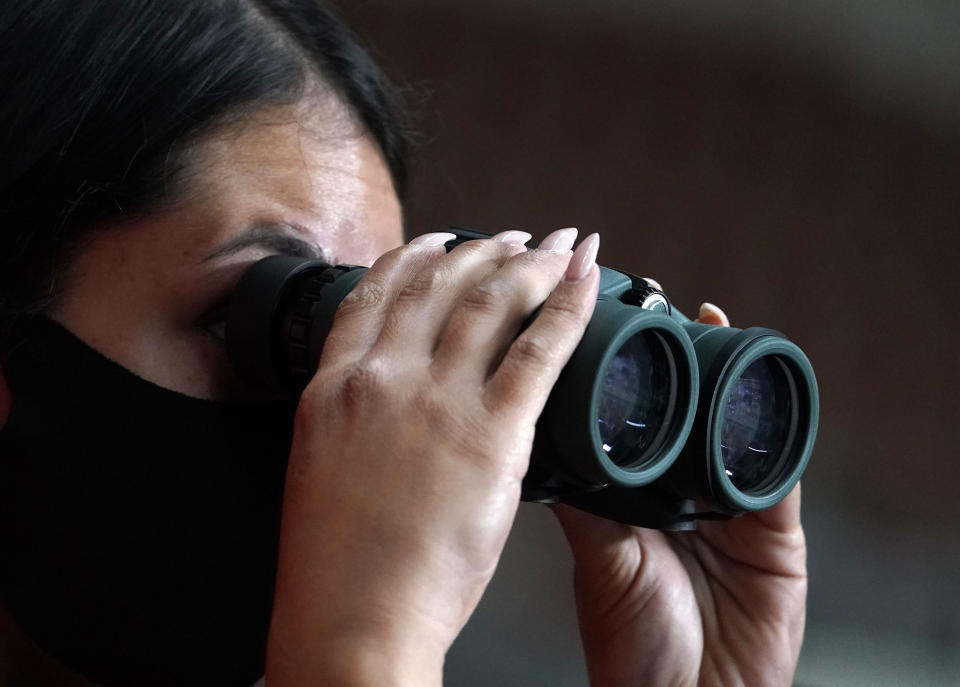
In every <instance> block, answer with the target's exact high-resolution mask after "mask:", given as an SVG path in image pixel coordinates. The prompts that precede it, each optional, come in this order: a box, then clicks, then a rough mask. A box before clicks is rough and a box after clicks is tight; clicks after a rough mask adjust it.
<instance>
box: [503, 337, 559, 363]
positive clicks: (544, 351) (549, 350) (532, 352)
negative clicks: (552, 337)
mask: <svg viewBox="0 0 960 687" xmlns="http://www.w3.org/2000/svg"><path fill="white" fill-rule="evenodd" d="M512 349H513V353H514V355H515V356H516V357H517V359H518V360H519V361H520V362H521V363H527V364H532V365H536V366H538V367H544V366H548V365H550V364H551V363H552V362H553V361H554V360H555V359H556V357H557V352H556V349H555V347H553V346H551V345H550V343H549V342H548V341H547V340H546V339H544V338H542V337H540V336H529V335H525V336H521V337H520V338H519V339H517V340H516V341H514V342H513V346H512Z"/></svg>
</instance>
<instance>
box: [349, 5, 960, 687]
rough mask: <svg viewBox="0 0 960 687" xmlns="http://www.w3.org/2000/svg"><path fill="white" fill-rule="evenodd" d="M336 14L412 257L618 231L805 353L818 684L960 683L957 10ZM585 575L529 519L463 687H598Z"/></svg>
mask: <svg viewBox="0 0 960 687" xmlns="http://www.w3.org/2000/svg"><path fill="white" fill-rule="evenodd" d="M338 4H339V6H340V7H341V10H342V11H343V13H344V14H345V15H346V17H347V18H348V20H350V22H351V23H352V25H353V26H354V28H355V29H356V30H357V32H358V33H359V34H360V35H361V36H362V37H363V38H364V39H366V42H367V43H368V44H369V45H370V47H371V48H372V49H373V52H374V53H375V54H376V55H377V56H378V58H379V59H380V61H381V63H382V64H383V66H384V67H385V68H386V70H387V71H388V73H389V74H390V75H391V76H393V77H394V78H395V79H396V80H397V81H398V82H399V83H400V84H401V85H403V86H404V90H405V94H406V99H407V101H408V104H410V105H411V106H412V109H413V110H414V112H415V114H416V115H417V120H416V124H417V128H418V129H419V131H420V133H421V142H420V145H419V149H418V153H417V156H416V160H415V167H414V176H413V183H412V194H411V197H410V201H409V204H408V223H409V230H410V232H411V234H417V233H422V232H424V231H432V230H436V229H441V228H443V227H444V226H446V225H449V224H455V223H456V224H462V225H465V226H474V227H477V228H486V229H490V230H501V229H507V228H524V229H527V230H528V231H532V232H533V233H534V235H535V236H537V237H538V238H541V237H542V236H544V235H545V234H546V233H547V232H548V231H549V230H551V229H553V228H558V227H562V226H578V227H580V229H581V233H582V235H585V234H586V233H589V232H591V231H599V232H601V236H602V245H601V253H600V262H601V263H602V264H607V265H611V266H618V267H623V268H626V269H629V270H630V271H633V272H637V273H640V274H644V275H649V276H653V277H655V278H657V279H658V280H660V281H661V282H662V283H663V284H664V285H665V287H666V289H667V292H668V293H669V294H670V296H671V297H672V300H673V301H674V302H675V303H676V304H677V305H678V306H679V307H680V308H681V309H682V310H685V311H686V312H688V313H691V314H692V313H695V312H696V309H697V306H698V305H699V303H700V302H701V301H702V300H710V301H713V302H715V303H718V304H720V305H721V306H722V307H724V308H725V309H726V310H727V312H728V313H730V314H731V317H732V319H733V320H734V323H735V324H741V325H755V324H763V325H767V326H772V327H775V328H777V329H780V330H781V331H784V332H785V333H787V334H788V335H789V336H791V338H793V339H794V340H795V341H797V342H798V343H799V344H800V345H801V346H802V347H803V348H804V349H805V350H806V351H807V353H808V354H809V356H810V358H811V359H812V361H813V363H814V366H815V368H816V369H817V372H818V377H819V381H820V385H821V395H822V412H821V431H820V438H819V440H818V444H817V450H816V452H815V453H814V457H813V459H812V462H811V467H810V468H809V470H808V472H807V476H806V477H805V478H804V486H805V488H804V508H805V519H806V522H807V526H808V536H809V540H810V546H811V551H810V565H811V575H812V578H811V584H812V588H811V595H810V606H809V618H808V628H809V629H808V634H807V641H806V645H805V650H804V655H803V657H802V659H801V668H800V671H799V673H798V683H802V684H811V685H812V684H817V685H820V684H822V685H859V684H863V685H871V686H876V685H941V684H942V685H948V684H949V685H956V684H960V536H958V534H960V525H958V522H960V498H957V496H956V494H957V491H958V484H960V455H958V451H957V449H956V446H955V442H954V436H955V435H954V432H955V431H956V430H957V428H958V426H960V422H958V421H960V413H958V411H957V406H958V389H960V364H958V359H960V355H958V353H960V352H958V350H957V349H958V345H957V340H958V334H960V327H958V324H957V317H956V315H955V314H954V312H953V308H954V307H956V305H957V301H958V296H960V288H958V286H960V278H958V271H960V265H958V264H957V263H958V260H960V238H958V236H957V234H958V229H960V6H958V5H957V4H956V3H953V2H948V1H946V0H922V1H921V0H916V1H915V2H911V3H902V2H896V1H895V0H876V1H875V2H834V1H832V0H830V1H828V0H809V1H808V2H804V3H792V4H785V3H784V4H781V3H766V4H761V3H754V2H746V1H745V0H742V1H735V0H730V1H729V2H689V3H672V2H652V1H650V0H633V1H628V0H592V1H591V0H513V1H512V2H510V1H507V0H487V1H485V2H484V1H481V0H407V1H405V2H388V1H386V0H366V1H364V2H350V3H348V2H345V1H341V2H340V3H338ZM569 571H570V563H569V560H568V559H567V557H566V554H565V552H564V548H563V544H562V541H561V539H560V535H559V531H558V530H557V528H556V527H555V526H554V525H553V523H552V522H550V520H549V517H548V516H547V515H545V514H544V513H542V512H541V511H540V509H537V508H535V507H532V506H531V507H524V508H523V509H522V511H521V516H520V519H519V521H518V525H517V528H516V530H515V532H514V535H513V537H512V538H511V542H510V544H509V545H508V549H507V552H506V555H505V557H504V560H503V564H502V566H501V569H500V572H498V575H497V578H496V579H495V581H494V583H493V585H492V586H491V589H490V592H489V593H488V594H487V597H486V598H485V600H484V603H483V605H482V606H481V608H480V610H479V611H478V613H477V616H476V617H475V618H474V620H473V621H472V622H471V625H470V626H468V629H467V631H466V632H465V633H464V636H463V638H462V640H461V641H460V642H459V643H458V645H457V646H456V647H455V649H454V651H453V652H452V653H451V656H450V660H449V665H448V669H447V673H448V682H449V684H451V685H454V686H457V685H488V684H491V683H492V682H494V681H497V682H500V683H501V684H509V685H513V684H517V685H520V684H523V685H579V684H585V676H584V673H583V665H582V659H581V658H580V654H579V646H578V644H577V639H576V632H575V627H574V619H573V611H572V605H571V602H570V601H569V591H568V582H569V580H568V577H569Z"/></svg>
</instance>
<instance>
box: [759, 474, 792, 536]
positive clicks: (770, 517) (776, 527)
mask: <svg viewBox="0 0 960 687" xmlns="http://www.w3.org/2000/svg"><path fill="white" fill-rule="evenodd" d="M753 515H754V517H755V518H756V519H757V520H758V521H759V522H761V523H762V524H763V525H764V526H765V527H767V528H769V529H771V530H773V531H775V532H792V531H794V530H796V529H797V528H799V527H800V483H799V482H797V486H795V487H794V488H793V490H791V492H790V493H789V494H787V497H786V498H785V499H783V501H781V502H780V503H778V504H777V505H775V506H772V507H771V508H767V509H766V510H762V511H757V512H756V513H754V514H753Z"/></svg>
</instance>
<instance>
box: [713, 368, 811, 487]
mask: <svg viewBox="0 0 960 687" xmlns="http://www.w3.org/2000/svg"><path fill="white" fill-rule="evenodd" d="M796 408H797V403H796V386H795V384H794V382H793V376H792V375H791V373H790V371H789V370H788V369H787V367H786V365H784V364H783V362H782V361H781V360H780V359H779V358H778V357H777V356H765V357H763V358H758V359H757V360H755V361H754V362H753V363H751V364H750V365H749V366H748V367H747V369H746V370H744V371H743V374H741V375H740V377H739V378H738V379H737V381H736V382H735V383H734V384H733V386H732V387H730V393H729V394H727V399H726V404H725V407H724V408H723V419H722V422H721V427H720V453H721V455H722V457H723V467H724V470H725V471H726V473H727V477H729V478H730V481H731V482H732V483H733V486H734V487H736V488H737V489H739V490H740V491H742V492H750V491H756V490H758V489H761V488H762V487H763V485H764V483H766V482H767V481H768V480H769V479H770V478H771V477H772V476H774V475H775V474H779V472H780V467H781V466H782V465H783V463H784V458H785V457H786V455H787V454H788V453H789V450H790V444H791V443H792V441H791V438H792V436H793V430H794V428H795V425H796Z"/></svg>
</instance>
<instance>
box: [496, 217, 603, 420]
mask: <svg viewBox="0 0 960 687" xmlns="http://www.w3.org/2000/svg"><path fill="white" fill-rule="evenodd" d="M599 245H600V237H599V236H598V235H597V234H591V235H590V236H588V237H587V238H586V239H584V240H583V241H582V242H581V243H580V245H579V246H578V247H577V249H576V251H574V253H573V255H572V256H571V257H570V262H569V264H568V266H567V271H566V273H565V274H564V277H563V280H562V281H561V282H560V283H559V284H557V286H556V288H555V289H554V290H553V292H552V293H551V294H550V296H549V297H548V298H547V300H546V302H545V303H544V304H543V307H542V308H541V309H540V312H539V314H538V315H537V317H536V319H535V320H534V321H533V323H532V324H531V325H530V326H529V327H527V329H526V330H525V331H524V332H523V333H522V334H521V335H520V336H519V337H517V339H516V340H515V341H514V342H513V343H512V344H511V346H510V348H509V349H508V350H507V354H506V356H504V358H503V362H501V363H500V365H499V367H498V368H497V370H496V372H495V373H494V374H493V377H491V379H490V382H489V383H488V384H487V388H486V390H485V392H484V402H485V405H486V406H487V408H489V409H491V410H493V409H498V410H500V409H502V410H507V411H521V412H535V413H537V414H539V413H540V411H542V410H543V405H544V403H546V400H547V396H548V395H549V393H550V389H551V388H553V385H554V383H555V382H556V381H557V377H558V376H559V374H560V370H561V369H562V368H563V366H564V365H565V364H566V363H567V360H569V359H570V355H571V354H572V353H573V350H574V348H576V346H577V344H578V343H579V342H580V339H581V338H582V337H583V331H584V329H586V326H587V322H589V320H590V316H591V315H592V314H593V307H594V305H595V303H596V300H597V287H598V285H599V283H600V270H599V269H598V268H597V266H596V257H597V249H598V248H599Z"/></svg>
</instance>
